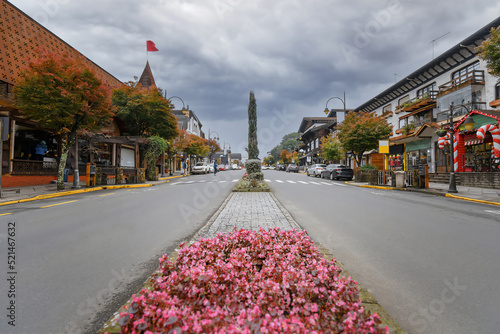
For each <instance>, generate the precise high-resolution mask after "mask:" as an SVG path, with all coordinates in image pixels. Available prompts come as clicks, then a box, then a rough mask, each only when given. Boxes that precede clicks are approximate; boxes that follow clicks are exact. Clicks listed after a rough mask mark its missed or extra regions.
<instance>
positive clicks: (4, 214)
mask: <svg viewBox="0 0 500 334" xmlns="http://www.w3.org/2000/svg"><path fill="white" fill-rule="evenodd" d="M11 214H12V212H9V213H2V214H0V216H7V215H11Z"/></svg>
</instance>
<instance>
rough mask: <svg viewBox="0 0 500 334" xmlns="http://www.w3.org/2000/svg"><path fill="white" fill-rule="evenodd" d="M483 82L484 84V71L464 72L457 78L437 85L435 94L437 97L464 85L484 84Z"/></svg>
mask: <svg viewBox="0 0 500 334" xmlns="http://www.w3.org/2000/svg"><path fill="white" fill-rule="evenodd" d="M484 84H485V79H484V71H481V70H475V71H472V72H468V73H465V74H464V75H462V76H459V77H458V78H455V79H453V80H451V81H448V82H447V83H445V84H443V85H441V86H439V92H438V94H437V97H440V96H443V95H446V94H448V93H451V92H453V91H455V90H457V89H460V88H462V87H465V86H469V85H484Z"/></svg>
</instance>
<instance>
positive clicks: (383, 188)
mask: <svg viewBox="0 0 500 334" xmlns="http://www.w3.org/2000/svg"><path fill="white" fill-rule="evenodd" d="M359 187H360V188H373V189H382V190H394V189H396V188H393V187H380V186H367V185H365V184H362V185H360V186H359ZM401 189H404V188H401ZM405 190H406V189H405Z"/></svg>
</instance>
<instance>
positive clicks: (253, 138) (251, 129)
mask: <svg viewBox="0 0 500 334" xmlns="http://www.w3.org/2000/svg"><path fill="white" fill-rule="evenodd" d="M258 157H259V147H258V144H257V103H256V102H255V96H254V94H253V91H250V102H249V103H248V159H258Z"/></svg>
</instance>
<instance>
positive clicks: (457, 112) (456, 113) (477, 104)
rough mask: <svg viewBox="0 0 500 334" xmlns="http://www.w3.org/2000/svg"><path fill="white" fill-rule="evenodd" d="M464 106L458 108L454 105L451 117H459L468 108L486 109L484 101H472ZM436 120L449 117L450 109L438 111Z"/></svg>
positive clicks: (465, 112) (464, 113) (439, 120)
mask: <svg viewBox="0 0 500 334" xmlns="http://www.w3.org/2000/svg"><path fill="white" fill-rule="evenodd" d="M464 106H465V107H466V108H460V107H458V106H456V107H455V108H454V109H453V111H454V113H453V117H459V116H463V115H466V114H467V113H468V112H469V110H484V109H486V102H473V103H467V104H464ZM436 116H437V121H438V122H441V121H444V120H447V119H449V118H450V109H448V110H444V111H441V112H439V113H438V114H437V115H436Z"/></svg>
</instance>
